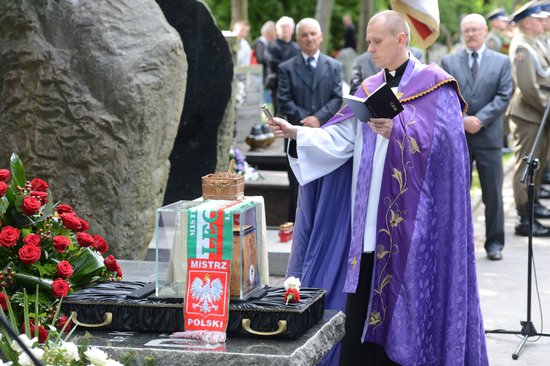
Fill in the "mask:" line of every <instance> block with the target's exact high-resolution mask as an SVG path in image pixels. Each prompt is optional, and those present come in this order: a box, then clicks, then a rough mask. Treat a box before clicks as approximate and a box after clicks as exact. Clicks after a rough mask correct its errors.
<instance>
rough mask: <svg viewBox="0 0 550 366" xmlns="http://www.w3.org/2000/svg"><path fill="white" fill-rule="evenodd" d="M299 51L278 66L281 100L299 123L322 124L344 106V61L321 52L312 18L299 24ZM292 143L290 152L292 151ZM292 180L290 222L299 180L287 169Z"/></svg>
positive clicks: (320, 36)
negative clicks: (341, 61) (342, 62)
mask: <svg viewBox="0 0 550 366" xmlns="http://www.w3.org/2000/svg"><path fill="white" fill-rule="evenodd" d="M296 41H297V42H298V45H299V46H300V49H301V52H300V54H298V55H296V56H294V57H293V58H291V59H289V60H287V61H285V62H283V63H281V64H280V65H279V68H278V72H277V73H278V75H279V89H278V99H279V105H280V107H281V112H282V113H283V114H284V115H285V116H286V118H287V120H288V121H289V122H290V123H292V124H294V125H299V126H307V127H320V126H322V125H323V124H324V123H325V122H326V121H328V120H329V119H330V117H332V116H333V115H334V114H335V113H336V112H338V110H339V109H340V107H341V105H342V64H341V63H340V62H339V61H336V60H335V59H333V58H332V57H329V56H327V55H325V54H323V53H321V52H320V51H319V46H320V45H321V42H323V33H322V32H321V26H320V25H319V23H318V22H317V21H316V20H315V19H313V18H304V19H302V20H300V21H299V22H298V24H297V25H296ZM292 150H293V146H292V145H291V146H290V147H289V154H291V155H292V154H293V151H292ZM288 179H289V181H290V187H289V195H290V204H289V215H288V219H289V221H294V218H295V214H296V202H297V199H298V181H297V180H296V177H295V176H294V173H292V170H291V169H290V168H289V169H288Z"/></svg>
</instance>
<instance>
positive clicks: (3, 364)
mask: <svg viewBox="0 0 550 366" xmlns="http://www.w3.org/2000/svg"><path fill="white" fill-rule="evenodd" d="M0 366H11V361H10V362H4V361H2V360H0Z"/></svg>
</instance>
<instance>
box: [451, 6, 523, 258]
mask: <svg viewBox="0 0 550 366" xmlns="http://www.w3.org/2000/svg"><path fill="white" fill-rule="evenodd" d="M460 30H461V32H462V39H463V42H464V44H465V46H466V48H465V49H464V50H462V51H460V52H456V53H453V54H451V55H447V56H444V57H443V58H442V60H441V66H442V67H443V69H444V70H446V71H447V72H448V73H449V74H451V75H452V76H454V77H455V78H456V80H457V81H458V84H459V85H460V91H461V93H462V96H463V97H464V99H465V100H466V103H468V111H467V113H466V114H464V116H463V120H464V130H465V132H466V140H467V141H468V151H469V155H470V167H472V166H473V162H474V161H475V163H476V168H477V171H478V173H479V181H480V183H481V193H482V200H483V204H484V205H485V238H486V239H485V251H486V252H487V258H489V259H490V260H500V259H502V249H503V247H504V209H503V203H502V179H503V172H502V170H503V169H502V154H501V151H502V146H503V140H502V136H503V119H504V112H505V111H506V108H507V107H508V103H509V102H510V98H511V97H512V92H513V90H514V89H513V85H512V72H511V65H510V61H509V60H508V57H506V56H505V55H502V54H500V53H497V52H495V51H492V50H490V49H489V48H487V46H486V45H485V43H484V41H485V37H486V36H487V33H488V29H487V22H486V21H485V18H484V17H483V16H482V15H480V14H469V15H466V16H465V17H464V18H462V21H461V22H460ZM470 172H471V169H470ZM470 180H471V173H470Z"/></svg>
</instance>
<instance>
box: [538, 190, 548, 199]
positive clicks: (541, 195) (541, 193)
mask: <svg viewBox="0 0 550 366" xmlns="http://www.w3.org/2000/svg"><path fill="white" fill-rule="evenodd" d="M538 198H540V199H542V200H544V199H547V198H550V191H549V190H548V189H546V188H544V187H540V188H539V194H538Z"/></svg>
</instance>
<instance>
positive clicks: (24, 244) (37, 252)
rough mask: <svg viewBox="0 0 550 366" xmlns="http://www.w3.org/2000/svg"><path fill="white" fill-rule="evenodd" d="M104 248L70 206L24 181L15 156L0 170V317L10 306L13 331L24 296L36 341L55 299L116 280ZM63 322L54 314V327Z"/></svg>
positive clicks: (20, 323)
mask: <svg viewBox="0 0 550 366" xmlns="http://www.w3.org/2000/svg"><path fill="white" fill-rule="evenodd" d="M108 249H109V246H108V244H107V242H106V240H105V239H104V238H103V237H102V236H100V235H97V234H95V235H94V233H93V232H92V231H91V230H90V226H89V224H88V222H87V221H86V220H84V219H83V218H81V217H80V216H78V214H77V212H76V211H75V210H74V209H73V208H72V207H71V206H69V205H67V204H63V203H61V202H55V201H54V197H53V195H52V193H51V192H50V189H49V185H48V183H47V182H46V181H44V180H42V179H40V178H32V179H28V178H27V176H26V175H25V171H24V169H23V163H22V162H21V160H20V158H19V157H18V156H17V154H13V155H12V157H11V160H10V169H0V304H1V307H2V313H5V312H6V311H7V309H8V303H10V304H11V307H10V309H11V310H10V311H11V312H12V313H13V314H10V318H12V319H13V320H12V324H13V325H15V326H16V327H17V331H19V332H25V329H24V328H25V322H24V301H23V298H24V295H25V296H28V299H29V302H30V303H33V304H36V307H35V308H33V309H31V310H30V318H31V322H30V324H29V323H27V325H30V327H31V328H33V329H38V330H39V331H38V341H39V342H42V341H44V340H45V339H46V337H47V334H48V332H49V330H48V329H49V328H47V327H46V324H50V323H49V322H50V321H51V319H52V318H53V316H54V314H56V313H58V306H59V300H60V299H62V298H63V297H65V296H67V295H68V294H70V293H71V292H73V291H74V290H76V289H78V288H81V287H84V286H86V285H89V284H91V283H94V282H97V281H112V280H118V279H120V278H121V277H122V271H121V269H120V266H119V265H118V263H117V261H116V259H115V258H114V257H113V256H112V255H108V253H107V252H108ZM38 289H39V290H38ZM3 315H4V314H3ZM64 319H65V321H66V317H63V316H62V314H59V318H58V319H57V320H58V324H55V325H56V326H57V327H58V328H59V329H61V327H63V325H64V322H63V320H64Z"/></svg>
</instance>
